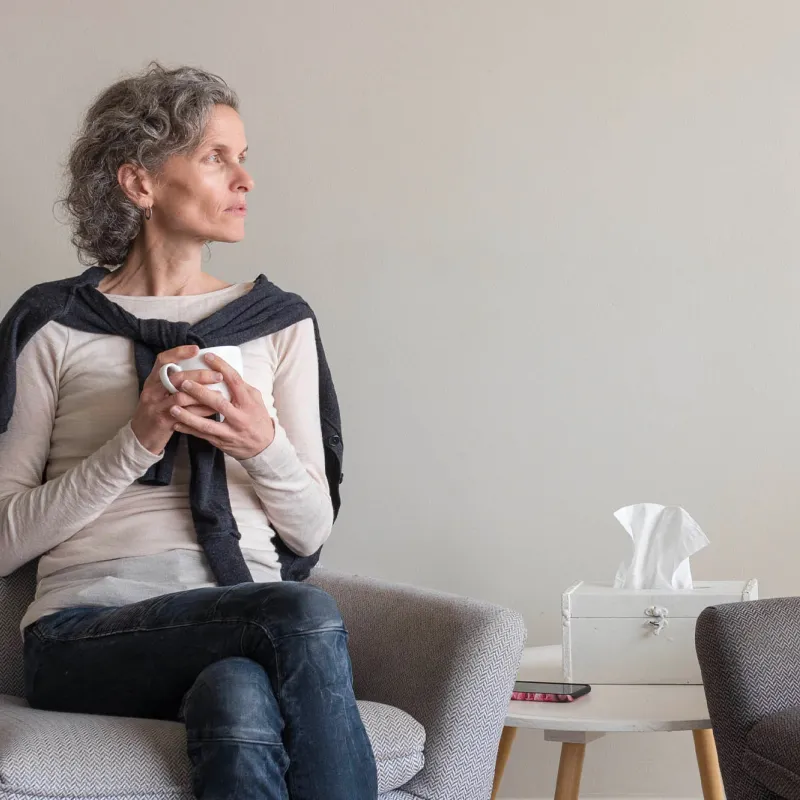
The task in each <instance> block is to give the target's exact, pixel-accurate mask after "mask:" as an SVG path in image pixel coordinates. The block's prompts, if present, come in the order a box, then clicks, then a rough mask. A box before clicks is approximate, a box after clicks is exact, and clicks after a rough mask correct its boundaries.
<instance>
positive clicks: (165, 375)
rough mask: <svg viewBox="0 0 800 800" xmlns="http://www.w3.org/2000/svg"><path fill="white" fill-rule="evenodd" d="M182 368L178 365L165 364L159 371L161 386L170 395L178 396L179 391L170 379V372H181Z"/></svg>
mask: <svg viewBox="0 0 800 800" xmlns="http://www.w3.org/2000/svg"><path fill="white" fill-rule="evenodd" d="M180 371H181V368H180V367H179V366H178V365H177V364H164V366H163V367H161V369H160V370H159V371H158V377H159V378H160V379H161V384H162V385H163V387H164V388H165V389H166V390H167V391H168V392H169V393H170V394H177V392H178V390H177V389H176V388H175V387H174V386H173V385H172V381H171V380H170V379H169V374H170V372H180Z"/></svg>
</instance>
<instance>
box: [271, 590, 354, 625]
mask: <svg viewBox="0 0 800 800" xmlns="http://www.w3.org/2000/svg"><path fill="white" fill-rule="evenodd" d="M275 601H276V598H274V597H268V598H265V601H264V603H263V604H262V605H261V608H260V611H261V612H262V613H263V615H264V617H265V618H268V619H269V620H270V623H271V627H272V626H273V625H274V623H275V622H276V611H278V614H279V617H277V619H279V620H280V623H279V626H278V627H279V631H278V634H279V636H283V635H292V634H297V633H317V632H320V631H326V630H337V631H340V630H343V629H344V622H343V620H342V615H341V613H340V611H339V607H338V606H337V605H336V601H335V600H334V599H333V597H332V596H331V595H330V594H328V593H327V592H326V591H325V590H323V589H320V588H319V587H317V586H313V585H312V584H310V583H298V582H294V581H286V582H285V583H282V584H280V591H279V598H278V602H277V606H278V607H277V608H276V602H275ZM273 629H274V628H273Z"/></svg>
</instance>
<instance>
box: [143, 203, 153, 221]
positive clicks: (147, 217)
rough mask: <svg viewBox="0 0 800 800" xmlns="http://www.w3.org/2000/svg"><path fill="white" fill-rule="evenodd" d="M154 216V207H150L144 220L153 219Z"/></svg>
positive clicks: (145, 212)
mask: <svg viewBox="0 0 800 800" xmlns="http://www.w3.org/2000/svg"><path fill="white" fill-rule="evenodd" d="M152 216H153V206H148V207H147V208H146V209H145V210H144V218H145V219H150V217H152Z"/></svg>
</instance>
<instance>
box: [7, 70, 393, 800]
mask: <svg viewBox="0 0 800 800" xmlns="http://www.w3.org/2000/svg"><path fill="white" fill-rule="evenodd" d="M237 107H238V101H237V98H236V95H235V94H234V93H233V91H231V89H230V88H229V87H228V86H227V85H226V84H225V82H224V81H222V80H221V79H220V78H218V77H217V76H214V75H211V74H209V73H206V72H203V71H201V70H198V69H192V68H188V67H182V68H179V69H175V70H170V71H168V70H165V69H164V68H163V67H161V66H160V65H158V64H151V65H150V67H149V68H148V69H147V70H146V71H145V72H144V73H142V74H140V75H137V76H134V77H131V78H128V79H126V80H122V81H120V82H118V83H116V84H114V85H112V86H111V87H109V88H108V89H107V90H106V91H105V92H103V93H102V94H101V95H100V97H99V98H98V99H97V100H96V101H95V103H94V104H93V105H92V107H91V108H90V109H89V111H88V113H87V116H86V120H85V124H84V128H83V131H82V132H81V135H80V136H79V138H78V139H77V141H76V142H75V144H74V146H73V150H72V153H71V156H70V160H69V179H70V183H69V190H68V194H67V197H66V205H67V208H68V209H69V211H70V212H71V214H72V216H73V221H74V236H73V242H74V243H75V245H76V246H77V248H78V250H79V253H80V256H81V259H82V260H83V261H84V262H86V263H90V264H96V265H108V266H110V267H116V269H113V270H111V271H105V272H104V275H105V276H104V277H103V279H102V280H100V281H99V282H98V283H97V284H96V286H93V287H91V289H90V291H91V292H99V293H100V295H102V302H100V304H99V305H98V306H97V307H99V308H103V307H105V308H107V309H108V310H109V311H110V312H112V315H115V314H116V313H117V312H118V313H119V314H120V315H123V316H125V318H126V319H128V320H138V321H141V320H166V322H158V323H148V324H156V325H162V326H167V327H168V326H170V325H173V326H174V325H178V324H179V323H188V325H195V324H197V323H199V322H200V321H201V320H206V319H207V318H211V317H213V315H215V314H220V313H224V311H222V310H224V309H227V308H229V307H230V308H233V307H235V304H236V303H241V302H242V298H245V299H246V296H247V295H248V293H249V292H254V284H253V283H237V284H228V283H226V282H224V281H222V280H219V279H218V278H215V277H212V276H211V275H208V274H205V273H204V272H203V271H202V269H201V256H202V248H203V245H204V244H205V243H206V242H208V241H220V242H237V241H240V240H241V239H242V238H243V236H244V218H245V210H246V198H247V195H248V193H249V192H250V191H251V190H252V189H253V180H252V178H251V177H250V175H249V174H248V173H247V171H246V169H245V167H244V166H243V162H244V160H245V154H246V151H247V143H246V141H245V135H244V128H243V125H242V122H241V119H240V117H239V115H238V113H237ZM258 284H259V281H256V285H258ZM100 295H96V297H95V299H96V300H98V301H99V300H100ZM104 303H105V304H106V305H105V306H104V305H103V304H104ZM143 324H144V323H143ZM179 329H180V330H186V328H179ZM93 331H95V328H92V327H82V326H81V325H74V326H72V327H70V325H65V324H62V323H60V322H59V321H58V320H57V319H53V320H51V321H49V322H47V323H46V324H44V325H43V326H42V327H41V328H40V329H38V330H37V331H36V332H35V333H34V334H33V336H32V337H30V340H29V341H27V343H26V344H25V346H24V347H23V348H22V350H21V352H20V353H19V354H18V356H17V360H16V394H15V396H14V401H13V402H14V404H13V413H12V414H11V417H10V421H9V424H8V429H7V430H6V431H5V432H4V433H3V434H2V436H0V574H2V575H6V574H9V573H10V572H13V571H14V570H15V569H17V568H18V567H19V566H21V565H22V564H23V563H25V562H26V561H29V560H30V559H32V558H35V557H37V556H41V559H40V561H39V573H38V585H37V592H36V599H35V600H34V602H33V603H32V604H31V606H30V608H29V609H28V611H27V613H26V614H25V617H24V619H23V621H22V631H23V637H24V645H25V672H26V692H27V696H28V701H29V703H30V704H31V705H32V706H34V707H36V708H44V709H53V710H64V711H72V712H86V713H99V714H115V715H121V716H139V717H153V718H159V719H180V720H182V721H184V722H185V725H186V731H187V740H188V752H189V757H190V759H191V762H192V769H193V790H194V793H195V795H196V796H197V797H199V798H208V800H212V798H221V797H226V798H269V799H270V800H272V799H273V798H275V800H277V798H284V799H285V798H292V800H320V799H321V798H325V800H360V798H375V797H376V796H377V779H376V771H375V762H374V757H373V753H372V750H371V747H370V743H369V740H368V738H367V735H366V732H365V730H364V726H363V724H362V722H361V718H360V716H359V713H358V709H357V706H356V703H355V698H354V695H353V689H352V673H351V665H350V660H349V655H348V651H347V633H346V630H345V628H344V626H343V623H342V620H341V617H340V615H339V612H338V609H337V607H336V604H335V602H334V600H333V599H332V598H331V597H330V596H329V595H328V594H326V593H325V592H323V591H322V590H320V589H318V588H316V587H314V586H311V585H307V584H303V583H297V582H289V581H287V582H285V583H284V582H281V569H280V563H279V560H278V556H277V554H276V550H275V547H274V546H273V544H272V541H271V540H272V538H273V537H274V536H275V534H276V532H277V533H278V534H279V535H280V538H281V540H282V541H283V542H284V543H285V544H286V545H288V547H289V549H290V550H292V551H293V552H295V553H297V554H299V555H301V556H308V555H310V554H312V553H314V552H315V551H316V550H318V548H319V547H320V546H321V545H322V543H323V542H324V541H325V540H326V538H327V537H328V535H329V534H330V530H331V526H332V523H333V517H334V513H333V509H332V503H331V491H330V488H329V485H328V482H327V480H326V473H325V455H324V450H323V442H322V435H321V427H320V394H319V386H320V380H319V371H318V368H319V362H318V357H319V354H318V351H317V349H316V339H315V327H314V323H313V321H312V319H310V318H306V319H302V320H301V321H298V322H296V323H294V324H292V325H289V326H287V327H285V328H282V329H280V330H277V331H275V332H274V333H270V334H269V335H266V336H261V337H258V338H256V339H254V340H252V341H246V342H243V343H242V345H241V349H242V354H243V358H244V378H243V377H241V376H240V375H239V374H238V373H237V372H236V371H235V370H233V369H232V368H231V367H230V366H229V365H228V364H226V363H225V362H224V361H222V360H220V359H219V358H217V359H216V360H214V361H210V362H208V369H202V370H194V371H191V372H188V371H187V372H183V373H173V375H172V381H173V384H174V385H175V387H176V388H177V389H178V392H177V393H175V394H170V393H169V392H167V390H166V389H165V388H164V387H163V385H162V384H161V381H160V379H159V376H158V372H159V369H160V367H161V366H162V365H164V364H166V363H170V362H173V361H178V360H181V359H185V358H189V357H191V356H193V355H194V354H195V353H196V352H197V350H198V348H197V347H196V346H195V345H191V344H188V343H186V344H184V343H181V344H180V346H177V347H172V348H170V349H167V350H165V351H163V352H160V353H159V354H158V358H157V359H156V362H155V365H154V366H153V368H152V371H150V373H149V375H146V379H144V380H143V384H142V385H141V386H140V380H141V379H142V378H144V376H140V377H139V379H137V371H136V364H135V363H134V362H135V361H137V359H138V357H139V352H138V351H137V350H136V347H137V346H138V345H135V343H134V342H133V341H131V340H130V339H128V338H125V337H124V336H118V335H117V336H115V335H108V334H100V333H97V332H96V331H95V332H93ZM245 378H246V381H245ZM222 379H224V380H225V382H226V383H227V384H228V385H229V387H230V391H231V395H232V400H231V402H230V403H228V402H226V401H225V400H224V398H222V396H221V395H220V394H219V393H218V392H214V391H212V390H211V389H209V388H207V386H208V385H209V384H213V383H217V382H219V381H220V380H222ZM217 413H220V414H224V421H219V418H217V417H213V415H214V414H217ZM176 431H178V432H180V433H182V434H184V435H183V436H179V437H176V436H175V432H176ZM187 440H188V441H190V444H189V446H188V450H187V444H186V442H187ZM173 444H176V446H177V448H178V449H177V452H176V453H175V454H174V457H175V461H174V473H173V474H172V475H171V480H168V481H167V482H162V484H161V485H152V484H144V483H142V482H141V480H143V476H144V475H145V474H146V473H148V470H151V469H152V468H153V467H154V466H155V465H157V464H158V462H159V461H160V460H161V459H163V458H164V457H165V453H168V452H170V447H171V446H172V445H173ZM212 446H213V447H212ZM204 447H205V451H204V450H203V448H204ZM213 448H217V450H213ZM212 451H213V452H214V453H219V452H220V451H222V452H223V453H224V468H225V469H224V471H223V472H222V475H223V479H224V478H225V477H226V478H227V492H226V493H225V498H224V502H223V501H220V503H219V504H215V503H216V501H214V497H213V496H212V497H211V499H210V500H209V497H208V495H209V490H208V486H203V485H197V486H196V485H195V483H194V482H193V478H192V476H190V467H191V469H194V468H196V467H197V464H198V463H200V462H199V461H198V462H197V463H195V461H192V463H191V465H190V464H189V454H192V458H194V457H195V455H196V454H197V453H200V454H201V455H200V456H197V458H198V459H199V458H201V457H202V454H203V453H204V452H205V453H206V454H208V453H210V452H212ZM214 463H215V469H216V470H219V469H220V468H221V467H220V462H216V461H215V462H214ZM196 474H198V473H193V475H195V476H196ZM203 474H205V475H209V474H210V473H203ZM216 474H217V476H218V475H219V473H218V472H217V473H216ZM156 483H157V482H156ZM190 485H191V491H190ZM228 497H229V500H230V506H229V509H230V511H232V513H233V517H234V520H235V524H234V528H235V529H238V530H237V531H236V532H235V536H236V538H239V537H240V539H239V545H240V549H239V548H238V547H235V542H234V547H235V551H236V554H237V556H238V557H239V558H243V559H244V562H245V563H246V571H249V575H252V578H253V581H252V582H237V583H235V584H234V585H231V586H220V585H218V582H217V580H216V579H215V575H218V574H219V573H218V572H217V571H216V570H212V566H213V564H212V559H211V550H210V549H209V548H208V547H207V546H205V545H203V546H201V545H200V543H199V541H198V531H199V529H200V528H199V526H200V525H201V523H202V521H203V520H202V517H203V513H200V512H198V507H199V504H200V503H201V502H205V503H206V505H207V506H209V504H210V506H213V507H214V508H216V505H225V504H226V503H227V502H228ZM198 498H199V499H198ZM190 506H191V507H190ZM214 508H212V511H213V510H214ZM217 510H218V509H217ZM206 511H208V508H206ZM204 513H205V512H204ZM209 513H211V512H209ZM212 516H213V514H212ZM226 541H228V542H232V541H234V540H233V539H231V537H227V540H226Z"/></svg>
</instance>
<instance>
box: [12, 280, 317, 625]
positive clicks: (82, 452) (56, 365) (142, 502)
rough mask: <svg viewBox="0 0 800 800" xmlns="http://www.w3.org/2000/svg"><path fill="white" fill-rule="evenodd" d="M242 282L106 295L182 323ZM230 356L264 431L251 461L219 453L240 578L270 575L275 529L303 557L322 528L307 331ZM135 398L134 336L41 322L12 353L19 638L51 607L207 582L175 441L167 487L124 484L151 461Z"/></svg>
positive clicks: (275, 569)
mask: <svg viewBox="0 0 800 800" xmlns="http://www.w3.org/2000/svg"><path fill="white" fill-rule="evenodd" d="M251 288H252V284H248V283H239V284H234V285H233V286H229V287H227V288H225V289H220V290H218V291H214V292H209V293H207V294H201V295H182V296H169V297H161V296H159V297H153V296H145V297H133V296H127V295H114V294H109V295H106V296H107V297H108V298H109V299H110V300H112V301H113V302H115V303H117V304H118V305H120V306H121V307H122V308H124V309H125V310H126V311H128V312H130V313H131V314H134V315H135V316H138V317H140V318H161V319H166V320H170V321H173V322H178V321H184V322H188V323H190V324H194V323H196V322H199V321H200V320H201V319H204V318H205V317H208V316H210V315H211V314H213V313H214V312H215V311H217V310H219V309H220V308H222V307H223V306H225V305H227V304H228V303H230V302H231V301H232V300H234V299H236V298H237V297H240V296H241V295H243V294H245V293H246V292H248V291H249V290H250V289H251ZM241 349H242V356H243V362H244V379H245V381H246V382H247V383H249V384H250V385H251V386H254V387H255V388H257V389H258V390H259V391H260V392H261V395H262V397H263V399H264V403H265V405H266V407H267V409H268V411H269V413H270V416H271V417H272V418H273V421H274V423H275V438H274V440H273V441H272V443H271V444H270V445H269V446H268V447H267V448H266V449H264V450H263V451H262V452H261V453H259V454H257V455H255V456H253V457H252V458H248V459H245V460H241V461H239V460H236V459H234V458H231V457H230V456H227V455H226V456H225V468H226V471H227V478H228V491H229V494H230V500H231V508H232V510H233V515H234V517H235V519H236V523H237V526H238V528H239V531H240V533H241V540H240V542H239V544H240V546H241V548H242V553H243V555H244V557H245V561H246V562H247V564H248V566H249V567H250V570H251V573H252V575H253V579H254V580H256V581H277V580H280V565H279V563H278V559H277V554H276V552H275V548H274V546H273V544H272V543H271V541H270V540H271V539H272V537H273V536H274V534H275V533H276V532H277V533H278V534H279V535H280V536H281V538H282V539H283V540H284V541H285V542H286V544H287V545H288V546H289V547H290V548H291V549H292V550H294V551H295V552H297V553H298V554H299V555H309V554H311V553H313V552H315V551H316V550H317V549H318V548H319V547H320V545H322V544H323V542H324V541H325V540H326V539H327V538H328V536H329V535H330V531H331V527H332V525H333V507H332V504H331V498H330V492H329V488H328V482H327V479H326V476H325V456H324V451H323V443H322V434H321V430H320V416H319V373H318V362H317V350H316V342H315V338H314V327H313V322H312V320H310V319H305V320H302V321H300V322H297V323H295V324H293V325H290V326H289V327H287V328H284V329H283V330H281V331H277V332H276V333H273V334H270V335H269V336H264V337H261V338H258V339H254V340H253V341H250V342H246V343H245V344H243V345H241ZM138 398H139V388H138V379H137V375H136V368H135V363H134V354H133V342H132V341H131V340H129V339H126V338H124V337H120V336H112V335H105V334H94V333H84V332H82V331H78V330H75V329H72V328H69V327H66V326H64V325H61V324H60V323H58V322H57V321H51V322H48V323H47V324H46V325H44V326H43V327H42V328H41V329H40V330H39V331H37V333H36V334H34V336H33V337H32V338H31V340H30V341H29V342H28V344H27V345H26V346H25V347H24V349H23V350H22V353H21V354H20V356H19V358H18V359H17V391H16V397H15V402H14V412H13V415H12V418H11V421H10V423H9V427H8V430H7V431H6V432H5V433H3V434H0V576H5V575H8V574H10V573H11V572H13V571H14V570H16V569H17V568H18V567H20V566H22V564H24V563H26V562H27V561H30V560H31V559H33V558H36V557H37V556H41V558H40V559H39V563H38V571H37V588H36V596H35V599H34V601H33V603H31V605H30V606H29V608H28V610H27V612H26V613H25V616H24V617H23V619H22V623H21V625H20V630H21V631H24V629H25V627H26V626H27V625H29V624H30V623H32V622H33V621H35V620H37V619H39V618H40V617H43V616H45V615H46V614H51V613H53V612H55V611H57V610H59V609H62V608H68V607H72V606H80V605H100V606H116V605H124V604H127V603H132V602H135V601H137V600H142V599H146V598H149V597H155V596H159V595H162V594H167V593H169V592H175V591H181V590H184V589H193V588H200V587H207V586H215V585H216V583H215V582H214V578H213V575H212V574H211V571H210V569H209V566H208V562H207V560H206V558H205V554H204V553H203V551H202V548H201V547H200V545H199V544H198V541H197V535H196V533H195V529H194V525H193V522H192V515H191V510H190V506H189V474H190V473H189V460H188V451H187V448H186V442H185V437H183V439H182V442H181V447H180V448H179V450H178V454H177V457H176V460H175V469H174V472H173V478H172V483H171V484H170V485H168V486H146V485H143V484H140V483H138V482H137V479H138V478H140V477H142V476H143V475H144V474H145V472H146V471H147V470H148V468H149V467H150V466H151V465H152V464H154V463H156V462H157V461H159V459H160V458H161V457H162V456H161V455H156V454H153V453H151V452H150V451H149V450H147V449H146V448H145V447H143V446H142V444H141V443H140V442H139V440H138V439H137V438H136V435H135V434H134V433H133V430H132V429H131V426H130V420H131V417H132V416H133V412H134V410H135V408H136V405H137V403H138Z"/></svg>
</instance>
